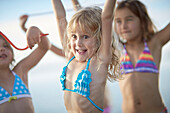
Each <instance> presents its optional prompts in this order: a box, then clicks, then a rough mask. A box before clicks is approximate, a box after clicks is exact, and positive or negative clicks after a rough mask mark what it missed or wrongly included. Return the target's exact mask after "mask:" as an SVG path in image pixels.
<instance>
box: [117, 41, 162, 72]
mask: <svg viewBox="0 0 170 113" xmlns="http://www.w3.org/2000/svg"><path fill="white" fill-rule="evenodd" d="M144 45H145V48H144V50H143V52H142V53H141V54H140V56H139V59H138V61H137V63H136V65H135V67H133V65H132V62H131V60H130V57H129V55H128V53H127V50H126V46H125V45H124V49H123V51H124V56H122V58H121V60H120V61H121V67H120V68H121V70H123V71H122V74H124V73H125V74H127V73H131V72H135V71H136V72H148V73H159V71H158V68H157V66H156V64H155V62H154V59H153V56H152V55H151V53H150V50H149V48H148V45H147V42H146V41H145V42H144Z"/></svg>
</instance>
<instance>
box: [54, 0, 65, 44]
mask: <svg viewBox="0 0 170 113" xmlns="http://www.w3.org/2000/svg"><path fill="white" fill-rule="evenodd" d="M52 5H53V10H54V14H55V16H56V20H57V27H58V31H59V36H60V40H61V43H62V45H63V38H64V33H65V30H66V27H67V20H66V11H65V9H64V6H63V4H62V2H61V0H52Z"/></svg>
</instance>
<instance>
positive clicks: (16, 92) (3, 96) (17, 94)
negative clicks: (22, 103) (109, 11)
mask: <svg viewBox="0 0 170 113" xmlns="http://www.w3.org/2000/svg"><path fill="white" fill-rule="evenodd" d="M12 73H13V75H14V76H15V81H14V87H13V92H12V95H10V94H9V93H8V92H7V91H6V90H5V89H4V88H2V87H1V86H0V104H3V103H5V102H11V100H12V99H15V100H16V99H19V98H26V97H29V98H31V95H30V92H29V90H28V88H27V87H26V86H25V84H24V82H23V81H22V80H21V78H20V77H19V76H18V75H17V74H16V73H15V72H13V71H12Z"/></svg>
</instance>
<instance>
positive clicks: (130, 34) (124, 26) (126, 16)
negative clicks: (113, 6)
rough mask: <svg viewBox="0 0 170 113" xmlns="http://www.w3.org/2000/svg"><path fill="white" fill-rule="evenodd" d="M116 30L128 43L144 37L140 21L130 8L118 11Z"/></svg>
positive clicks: (116, 14) (116, 13)
mask: <svg viewBox="0 0 170 113" xmlns="http://www.w3.org/2000/svg"><path fill="white" fill-rule="evenodd" d="M115 28H116V32H117V34H118V35H119V36H120V37H121V38H123V39H125V40H127V41H130V40H135V39H137V38H141V36H142V30H141V24H140V19H139V18H138V17H137V16H135V15H134V14H133V13H132V12H131V11H130V10H129V9H128V8H122V9H118V10H116V12H115Z"/></svg>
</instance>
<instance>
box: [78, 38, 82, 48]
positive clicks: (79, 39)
mask: <svg viewBox="0 0 170 113" xmlns="http://www.w3.org/2000/svg"><path fill="white" fill-rule="evenodd" d="M77 45H78V46H81V45H82V39H81V38H78V39H77Z"/></svg>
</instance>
